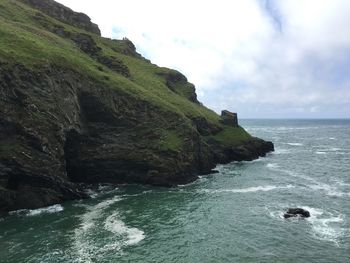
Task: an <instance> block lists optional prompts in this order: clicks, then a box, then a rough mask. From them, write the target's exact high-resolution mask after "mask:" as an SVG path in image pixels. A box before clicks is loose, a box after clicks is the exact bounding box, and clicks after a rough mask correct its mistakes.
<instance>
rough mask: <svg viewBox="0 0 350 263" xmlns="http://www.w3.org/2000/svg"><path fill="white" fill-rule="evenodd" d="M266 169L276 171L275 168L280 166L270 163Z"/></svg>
mask: <svg viewBox="0 0 350 263" xmlns="http://www.w3.org/2000/svg"><path fill="white" fill-rule="evenodd" d="M266 167H267V168H271V169H274V168H278V167H279V166H278V164H277V163H268V164H266Z"/></svg>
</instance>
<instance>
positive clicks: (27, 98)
mask: <svg viewBox="0 0 350 263" xmlns="http://www.w3.org/2000/svg"><path fill="white" fill-rule="evenodd" d="M273 150H274V148H273V144H272V143H271V142H266V141H264V140H261V139H258V138H255V137H252V136H251V135H249V134H248V133H247V132H246V131H245V130H244V129H243V128H241V127H240V126H239V125H238V120H237V115H236V114H234V113H231V112H229V111H223V112H222V115H221V116H219V115H217V114H216V113H215V112H213V111H211V110H209V109H207V108H206V107H204V106H203V105H202V104H201V103H200V102H199V101H198V100H197V96H196V93H195V87H194V85H193V84H191V83H189V82H188V81H187V79H186V77H185V76H184V75H182V74H181V73H180V72H177V71H175V70H171V69H168V68H162V67H158V66H157V65H154V64H152V63H151V62H150V61H149V60H147V59H145V58H143V57H142V56H141V55H140V54H138V53H137V51H136V49H135V46H134V45H133V43H132V42H131V41H130V40H128V39H123V40H112V39H107V38H103V37H101V36H100V30H99V28H98V26H97V25H95V24H93V23H92V22H91V20H90V18H89V17H88V16H86V15H84V14H81V13H76V12H74V11H72V10H71V9H69V8H67V7H64V6H62V5H61V4H58V3H56V2H54V1H52V0H3V1H1V3H0V212H7V211H10V210H16V209H22V208H37V207H42V206H47V205H51V204H55V203H60V202H63V201H65V200H72V199H79V198H85V197H86V194H85V193H84V191H82V190H81V189H80V187H79V185H80V184H81V183H114V184H120V183H138V184H150V185H156V186H175V185H178V184H184V183H188V182H191V181H193V180H195V179H196V178H197V177H198V175H201V174H208V173H210V172H211V171H212V169H213V168H214V167H215V166H216V165H217V164H219V163H228V162H231V161H241V160H253V159H256V158H258V157H259V156H264V155H265V154H266V153H267V152H270V151H273Z"/></svg>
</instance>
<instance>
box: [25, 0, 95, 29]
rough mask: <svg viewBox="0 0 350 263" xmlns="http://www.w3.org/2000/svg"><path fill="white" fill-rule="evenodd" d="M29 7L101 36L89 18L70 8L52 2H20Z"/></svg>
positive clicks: (48, 0)
mask: <svg viewBox="0 0 350 263" xmlns="http://www.w3.org/2000/svg"><path fill="white" fill-rule="evenodd" d="M22 1H23V2H24V3H26V4H28V5H29V6H31V7H33V8H35V9H38V10H40V11H42V12H43V13H45V14H46V15H48V16H50V17H53V18H55V19H57V20H59V21H61V22H63V23H66V24H69V25H71V26H74V27H77V28H80V29H84V30H86V31H88V32H91V33H94V34H97V35H101V31H100V29H99V28H98V26H97V25H96V24H94V23H92V22H91V19H90V17H88V16H87V15H85V14H83V13H77V12H74V11H73V10H71V9H70V8H68V7H66V6H64V5H61V4H60V3H57V2H55V1H53V0H22Z"/></svg>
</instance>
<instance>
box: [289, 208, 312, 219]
mask: <svg viewBox="0 0 350 263" xmlns="http://www.w3.org/2000/svg"><path fill="white" fill-rule="evenodd" d="M296 216H300V217H310V212H309V211H307V210H305V209H302V208H289V209H288V211H287V213H285V214H284V215H283V217H284V218H290V217H296Z"/></svg>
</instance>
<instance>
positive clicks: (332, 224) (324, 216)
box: [302, 206, 345, 246]
mask: <svg viewBox="0 0 350 263" xmlns="http://www.w3.org/2000/svg"><path fill="white" fill-rule="evenodd" d="M302 208H303V209H306V210H308V211H309V212H310V215H311V216H310V217H309V218H308V219H307V221H309V222H310V223H311V224H312V230H313V236H314V237H315V238H317V239H320V240H324V241H329V242H332V243H334V244H335V245H336V246H339V239H340V238H341V237H342V236H343V235H344V233H345V229H343V228H342V227H341V226H340V224H341V223H342V222H343V221H344V219H343V218H344V215H342V214H340V213H335V212H334V213H331V212H328V211H324V210H322V209H318V208H313V207H308V206H303V207H302Z"/></svg>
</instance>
